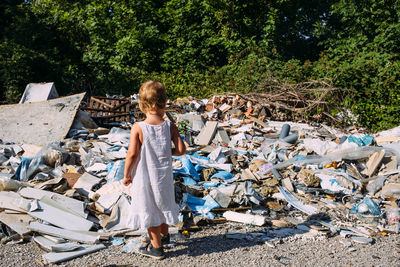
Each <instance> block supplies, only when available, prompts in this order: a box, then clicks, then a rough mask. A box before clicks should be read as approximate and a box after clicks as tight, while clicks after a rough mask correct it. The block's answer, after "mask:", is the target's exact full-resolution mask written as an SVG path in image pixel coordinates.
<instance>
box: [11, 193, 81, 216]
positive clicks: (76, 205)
mask: <svg viewBox="0 0 400 267" xmlns="http://www.w3.org/2000/svg"><path fill="white" fill-rule="evenodd" d="M18 194H19V195H21V196H22V197H24V198H30V199H37V200H40V199H42V198H43V197H45V196H47V197H49V198H50V199H52V200H54V201H56V202H57V203H59V204H60V205H62V206H64V207H66V208H67V209H69V210H72V211H73V212H74V214H75V215H78V216H80V217H82V218H87V216H88V215H87V212H86V211H85V203H84V202H83V201H79V200H77V199H74V198H70V197H67V196H64V195H61V194H57V193H53V192H50V191H46V190H41V189H36V188H30V187H24V188H21V190H19V191H18Z"/></svg>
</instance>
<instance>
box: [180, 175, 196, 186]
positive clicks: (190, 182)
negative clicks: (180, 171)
mask: <svg viewBox="0 0 400 267" xmlns="http://www.w3.org/2000/svg"><path fill="white" fill-rule="evenodd" d="M183 182H184V183H185V184H188V185H195V184H197V182H196V181H195V180H193V179H192V178H190V177H183Z"/></svg>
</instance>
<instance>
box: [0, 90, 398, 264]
mask: <svg viewBox="0 0 400 267" xmlns="http://www.w3.org/2000/svg"><path fill="white" fill-rule="evenodd" d="M49 101H51V100H49ZM167 110H170V112H167V114H166V116H165V118H166V119H168V120H171V121H174V122H175V123H176V124H177V126H178V129H179V130H180V132H181V135H182V137H183V139H184V142H185V144H186V146H187V150H188V152H187V153H186V154H185V155H183V156H180V157H173V159H174V161H173V168H174V172H173V173H174V181H175V188H176V190H175V193H176V196H175V197H176V201H177V203H178V204H179V205H180V207H181V213H180V218H179V219H180V222H179V224H178V225H176V226H174V228H172V229H171V232H172V233H178V232H182V231H190V230H194V229H198V228H199V227H201V226H202V225H210V224H211V225H212V224H214V223H224V222H228V221H232V222H239V223H243V224H249V225H256V226H263V227H264V228H263V230H262V231H260V232H252V233H237V232H227V233H226V237H227V238H231V239H247V240H255V241H262V242H265V244H267V245H269V246H274V244H273V243H272V242H271V241H273V240H274V239H276V238H285V237H290V236H292V237H299V238H328V237H331V236H336V235H340V236H341V237H343V244H345V245H346V246H351V242H350V240H351V241H353V242H358V243H373V241H374V238H375V237H376V236H377V235H381V236H385V235H388V234H396V233H398V232H399V226H400V223H399V217H400V214H399V212H400V208H399V204H400V203H399V199H400V176H399V174H400V167H399V165H400V164H399V162H400V127H397V128H394V129H391V130H389V131H385V132H380V133H378V134H375V135H371V134H367V133H365V132H363V131H360V130H357V129H355V128H354V129H352V130H339V129H335V128H331V127H329V126H326V125H324V124H318V123H314V124H312V125H310V124H306V123H295V122H279V121H272V120H269V118H270V117H271V112H270V110H269V109H268V106H267V105H264V104H262V103H252V102H251V101H244V100H243V99H242V98H240V97H237V96H215V97H213V98H212V99H204V100H197V99H193V98H186V99H177V100H176V101H174V102H171V103H169V107H168V109H167ZM171 110H180V111H182V110H183V111H185V112H172V111H171ZM86 125H87V124H86ZM3 127H7V126H3ZM42 127H46V125H42ZM82 127H83V126H82ZM29 134H30V135H32V134H34V133H29ZM68 136H69V138H66V139H63V140H60V141H56V142H51V143H49V144H46V145H38V144H28V143H18V144H17V143H10V142H12V141H13V140H12V136H10V138H8V139H7V141H9V142H8V143H7V142H5V141H1V142H0V224H1V228H0V229H1V230H0V237H1V242H2V243H3V244H6V243H18V242H25V241H28V240H32V241H33V242H35V243H37V244H38V245H39V246H40V247H41V248H43V249H44V250H46V251H47V253H45V254H44V255H43V260H44V261H45V262H49V263H57V262H62V261H66V260H69V259H72V258H75V257H78V256H80V255H84V254H88V253H91V252H94V251H97V250H100V249H103V248H105V247H106V246H108V245H119V244H123V243H125V244H126V245H125V247H124V249H125V250H127V251H132V250H133V249H134V247H135V246H136V245H137V243H138V242H137V240H138V238H137V237H135V236H140V235H142V234H144V233H143V232H140V231H132V229H129V227H128V226H127V218H129V205H131V204H134V203H130V188H129V187H126V186H123V185H122V184H121V180H122V179H123V170H124V163H125V161H124V159H125V156H126V152H127V149H128V145H129V136H130V131H129V130H126V129H122V128H119V127H113V128H111V129H106V128H96V129H87V128H86V129H85V128H72V129H70V130H69V134H68ZM139 243H140V242H139Z"/></svg>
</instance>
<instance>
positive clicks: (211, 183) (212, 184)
mask: <svg viewBox="0 0 400 267" xmlns="http://www.w3.org/2000/svg"><path fill="white" fill-rule="evenodd" d="M219 184H220V182H218V181H207V182H204V183H203V184H202V186H203V187H205V188H211V187H217V186H218V185H219Z"/></svg>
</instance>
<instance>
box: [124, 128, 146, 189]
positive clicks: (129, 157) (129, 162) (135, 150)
mask: <svg viewBox="0 0 400 267" xmlns="http://www.w3.org/2000/svg"><path fill="white" fill-rule="evenodd" d="M141 132H142V131H141V129H140V126H139V124H137V123H135V124H134V125H133V126H132V129H131V136H130V141H129V147H128V152H127V153H126V159H125V169H124V179H123V180H122V184H124V185H129V184H130V183H132V177H131V173H132V169H133V167H134V166H135V164H136V163H137V161H138V159H139V155H140V147H141V145H142V143H141V141H140V139H141V138H140V134H141Z"/></svg>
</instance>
